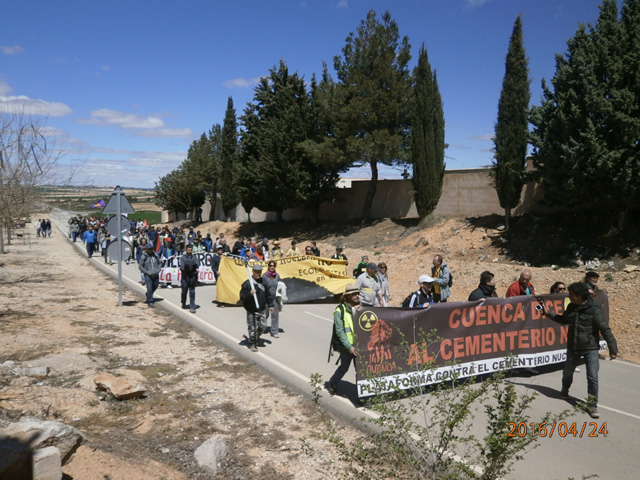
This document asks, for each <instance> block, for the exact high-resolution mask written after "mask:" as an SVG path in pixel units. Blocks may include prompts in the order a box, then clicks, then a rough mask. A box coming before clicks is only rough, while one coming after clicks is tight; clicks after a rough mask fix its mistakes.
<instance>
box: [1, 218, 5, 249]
mask: <svg viewBox="0 0 640 480" xmlns="http://www.w3.org/2000/svg"><path fill="white" fill-rule="evenodd" d="M4 253H5V252H4V239H3V237H2V224H0V254H4Z"/></svg>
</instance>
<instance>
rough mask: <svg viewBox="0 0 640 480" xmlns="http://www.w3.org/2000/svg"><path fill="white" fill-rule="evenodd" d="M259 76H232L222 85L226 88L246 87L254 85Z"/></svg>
mask: <svg viewBox="0 0 640 480" xmlns="http://www.w3.org/2000/svg"><path fill="white" fill-rule="evenodd" d="M260 78H261V77H254V78H232V79H230V80H227V81H226V82H224V84H223V85H224V86H225V87H227V88H248V87H252V86H254V85H256V84H257V83H258V82H259V81H260Z"/></svg>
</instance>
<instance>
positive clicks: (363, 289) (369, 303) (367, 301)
mask: <svg viewBox="0 0 640 480" xmlns="http://www.w3.org/2000/svg"><path fill="white" fill-rule="evenodd" d="M377 272H378V266H377V265H376V264H375V263H373V262H370V263H368V264H367V270H366V271H365V272H364V273H362V274H360V275H359V276H358V278H357V279H356V284H357V285H358V288H359V289H360V305H362V306H363V307H379V306H381V305H382V306H383V307H386V305H385V304H384V299H383V298H382V287H381V286H380V283H379V282H378V280H377V279H376V273H377Z"/></svg>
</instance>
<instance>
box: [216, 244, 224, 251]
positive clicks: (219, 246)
mask: <svg viewBox="0 0 640 480" xmlns="http://www.w3.org/2000/svg"><path fill="white" fill-rule="evenodd" d="M216 250H224V247H223V246H222V245H220V244H218V245H216Z"/></svg>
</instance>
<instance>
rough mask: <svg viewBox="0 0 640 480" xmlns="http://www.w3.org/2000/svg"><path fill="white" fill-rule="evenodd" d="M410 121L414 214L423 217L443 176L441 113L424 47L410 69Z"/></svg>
mask: <svg viewBox="0 0 640 480" xmlns="http://www.w3.org/2000/svg"><path fill="white" fill-rule="evenodd" d="M411 98H412V99H413V102H412V104H411V105H412V108H411V113H410V119H411V120H410V124H411V161H412V163H413V188H414V190H415V197H414V198H415V202H416V209H417V210H418V215H419V216H420V218H421V219H424V218H426V217H427V215H429V214H430V213H431V212H433V211H434V210H435V208H436V206H437V205H438V201H439V200H440V196H441V195H442V183H443V179H444V170H445V162H444V149H445V140H444V112H443V108H442V97H441V96H440V89H439V88H438V81H437V78H436V74H435V72H433V73H432V71H431V65H430V64H429V58H428V56H427V50H426V49H425V48H424V45H422V47H421V48H420V53H419V56H418V65H417V66H416V68H415V69H414V70H413V89H412V97H411Z"/></svg>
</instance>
